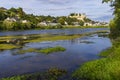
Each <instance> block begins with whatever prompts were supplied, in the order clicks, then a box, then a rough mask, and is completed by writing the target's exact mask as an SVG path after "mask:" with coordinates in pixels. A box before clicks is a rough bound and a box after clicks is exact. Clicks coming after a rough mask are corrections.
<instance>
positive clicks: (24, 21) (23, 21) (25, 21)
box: [21, 20, 29, 23]
mask: <svg viewBox="0 0 120 80" xmlns="http://www.w3.org/2000/svg"><path fill="white" fill-rule="evenodd" d="M21 22H22V23H28V22H29V21H27V20H22V21H21Z"/></svg>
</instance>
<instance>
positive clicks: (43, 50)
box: [38, 46, 66, 54]
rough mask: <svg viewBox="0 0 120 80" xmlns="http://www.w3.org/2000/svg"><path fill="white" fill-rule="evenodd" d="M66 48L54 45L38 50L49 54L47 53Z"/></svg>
mask: <svg viewBox="0 0 120 80" xmlns="http://www.w3.org/2000/svg"><path fill="white" fill-rule="evenodd" d="M65 50H66V49H65V48H63V47H60V46H56V47H53V48H45V49H41V50H39V51H38V52H41V53H45V54H49V53H53V52H59V51H65Z"/></svg>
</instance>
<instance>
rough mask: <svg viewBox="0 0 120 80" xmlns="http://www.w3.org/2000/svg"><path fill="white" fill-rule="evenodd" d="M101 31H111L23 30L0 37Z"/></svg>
mask: <svg viewBox="0 0 120 80" xmlns="http://www.w3.org/2000/svg"><path fill="white" fill-rule="evenodd" d="M100 30H109V29H108V28H85V29H81V28H72V29H50V30H23V31H6V32H0V36H10V35H29V34H66V35H69V34H83V33H86V32H95V31H100Z"/></svg>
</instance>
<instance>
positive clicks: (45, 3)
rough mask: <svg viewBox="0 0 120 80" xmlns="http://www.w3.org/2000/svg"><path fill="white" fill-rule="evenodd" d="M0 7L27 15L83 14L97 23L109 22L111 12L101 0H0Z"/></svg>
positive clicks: (107, 5)
mask: <svg viewBox="0 0 120 80" xmlns="http://www.w3.org/2000/svg"><path fill="white" fill-rule="evenodd" d="M0 7H5V8H8V9H9V8H11V7H15V8H18V7H22V8H23V9H24V11H25V12H26V13H28V14H35V15H51V16H67V15H69V14H70V13H85V14H86V15H87V16H88V18H91V19H92V20H97V21H106V22H108V21H110V19H112V17H113V16H112V13H113V10H112V8H111V7H110V6H109V4H106V3H104V4H102V0H0Z"/></svg>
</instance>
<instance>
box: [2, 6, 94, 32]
mask: <svg viewBox="0 0 120 80" xmlns="http://www.w3.org/2000/svg"><path fill="white" fill-rule="evenodd" d="M24 20H25V21H26V22H23V21H24ZM84 21H92V20H90V19H88V18H85V19H84ZM84 21H82V20H81V21H80V20H77V19H76V18H70V17H66V16H61V17H53V16H50V15H48V16H38V15H33V14H26V13H25V12H24V11H23V9H22V8H10V9H6V8H3V7H1V8H0V30H26V29H35V28H40V29H53V28H62V26H63V25H74V22H77V23H78V24H79V25H81V26H83V25H84ZM40 22H49V23H58V25H46V26H42V25H41V26H40V25H39V26H38V24H39V23H40Z"/></svg>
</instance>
